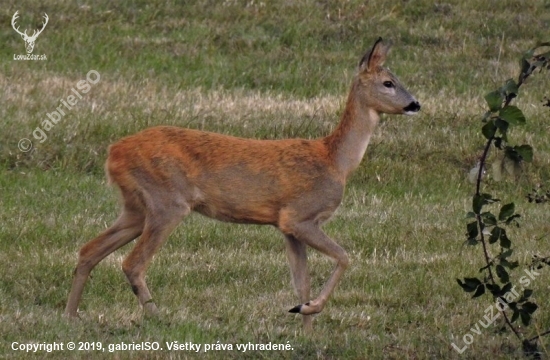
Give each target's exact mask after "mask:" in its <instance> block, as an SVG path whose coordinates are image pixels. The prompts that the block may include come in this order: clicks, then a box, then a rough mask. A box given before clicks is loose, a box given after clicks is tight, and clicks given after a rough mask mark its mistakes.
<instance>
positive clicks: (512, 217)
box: [506, 214, 521, 227]
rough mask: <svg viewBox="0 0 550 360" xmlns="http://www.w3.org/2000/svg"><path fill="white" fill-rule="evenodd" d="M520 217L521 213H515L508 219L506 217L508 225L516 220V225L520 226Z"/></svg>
mask: <svg viewBox="0 0 550 360" xmlns="http://www.w3.org/2000/svg"><path fill="white" fill-rule="evenodd" d="M520 217H521V215H520V214H514V215H512V216H510V217H509V218H508V219H506V225H510V224H511V223H512V222H515V223H516V226H517V227H519V223H518V222H517V220H516V219H518V218H520Z"/></svg>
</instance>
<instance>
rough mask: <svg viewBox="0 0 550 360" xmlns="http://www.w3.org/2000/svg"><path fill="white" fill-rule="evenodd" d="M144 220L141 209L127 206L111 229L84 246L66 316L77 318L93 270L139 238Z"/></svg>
mask: <svg viewBox="0 0 550 360" xmlns="http://www.w3.org/2000/svg"><path fill="white" fill-rule="evenodd" d="M144 219H145V216H144V215H143V213H142V211H141V210H140V209H139V208H135V207H130V206H129V205H128V204H126V206H125V207H124V209H123V211H122V214H121V215H120V217H119V218H118V219H117V220H116V221H115V223H114V224H113V225H112V226H111V227H110V228H108V229H107V230H105V231H104V232H103V233H101V234H100V235H99V236H97V237H96V238H94V239H93V240H91V241H90V242H88V243H86V244H85V245H84V246H82V248H81V249H80V253H79V257H78V264H77V266H76V268H75V270H74V279H73V285H72V287H71V292H70V294H69V299H68V301H67V306H66V308H65V315H67V316H70V317H75V316H77V310H78V304H79V302H80V298H81V297H82V292H83V290H84V285H85V283H86V280H87V279H88V276H89V275H90V272H91V271H92V269H93V268H94V267H95V266H96V265H97V264H98V263H99V262H100V261H101V260H103V259H104V258H105V257H106V256H107V255H109V254H110V253H112V252H114V251H115V250H117V249H118V248H120V247H121V246H123V245H126V244H127V243H129V242H130V241H132V240H134V239H135V238H136V237H138V236H139V235H140V234H141V232H142V230H143V225H144Z"/></svg>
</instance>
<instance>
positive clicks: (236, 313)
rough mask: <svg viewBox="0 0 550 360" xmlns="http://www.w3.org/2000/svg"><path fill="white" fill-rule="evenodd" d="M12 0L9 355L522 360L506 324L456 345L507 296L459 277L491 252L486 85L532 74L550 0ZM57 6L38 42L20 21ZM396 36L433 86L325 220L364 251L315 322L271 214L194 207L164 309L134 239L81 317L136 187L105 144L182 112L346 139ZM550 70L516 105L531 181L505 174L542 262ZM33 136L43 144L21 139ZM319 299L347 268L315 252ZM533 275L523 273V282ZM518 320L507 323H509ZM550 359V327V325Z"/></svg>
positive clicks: (413, 73) (231, 126)
mask: <svg viewBox="0 0 550 360" xmlns="http://www.w3.org/2000/svg"><path fill="white" fill-rule="evenodd" d="M5 3H6V4H5V6H3V7H2V9H0V23H2V24H4V25H3V26H2V28H1V29H0V41H1V43H2V44H3V46H2V47H1V48H0V86H1V88H2V90H3V91H2V93H0V103H1V104H2V106H0V116H1V118H2V132H0V224H1V226H0V274H1V276H0V334H2V341H1V342H0V357H2V358H4V357H6V358H16V357H17V358H18V357H25V356H29V357H30V356H32V355H26V354H23V353H21V352H16V351H13V350H12V349H11V345H12V342H19V343H30V342H34V343H42V342H47V343H49V342H54V341H57V342H64V343H67V342H69V341H74V342H79V341H84V342H101V343H102V344H103V346H105V347H106V346H107V344H116V343H122V342H125V343H132V342H134V343H140V342H142V341H151V342H153V341H157V342H159V343H160V344H161V346H163V347H166V346H165V342H171V341H178V342H180V343H185V342H194V343H200V344H208V343H210V344H212V343H214V344H215V343H216V342H217V341H220V343H226V344H238V343H248V342H252V343H266V342H270V341H271V342H274V343H284V344H286V343H287V342H288V343H289V344H290V345H291V346H292V347H293V350H291V351H276V352H266V351H252V352H246V353H242V352H238V351H236V350H233V351H226V352H221V351H211V352H207V353H204V352H202V353H200V354H193V353H190V352H185V351H183V352H178V353H176V352H168V351H166V350H165V351H158V352H154V351H150V352H137V351H135V352H128V351H125V352H117V353H109V352H108V351H106V352H100V353H98V352H86V351H84V352H78V351H72V352H70V351H60V352H54V353H51V354H46V353H45V352H41V353H39V354H35V357H38V358H42V357H46V356H47V357H48V358H63V359H65V358H80V357H83V358H89V357H91V356H94V357H95V356H98V357H99V358H176V357H183V358H211V359H217V358H221V357H223V358H251V359H252V358H254V359H256V358H288V359H303V358H307V359H348V358H349V359H403V358H408V359H427V358H430V359H443V358H445V359H447V358H468V359H483V358H491V359H509V358H522V355H521V351H520V349H518V346H517V345H518V344H517V341H516V339H515V338H514V337H513V335H512V334H510V333H509V332H505V333H501V332H500V331H499V330H500V327H501V326H502V324H503V323H502V321H497V325H495V326H491V327H489V328H488V329H483V330H482V333H481V335H474V342H473V344H472V345H471V346H470V348H468V349H467V350H466V351H465V352H464V354H462V355H460V356H459V355H458V353H457V352H455V351H454V350H453V348H452V346H451V342H453V341H454V342H455V343H456V344H457V345H460V344H462V343H463V342H462V337H463V335H465V334H467V333H471V331H470V328H471V327H473V326H475V324H476V323H477V322H478V321H479V320H481V319H482V318H483V316H484V315H485V312H484V311H485V309H486V308H487V307H488V306H489V305H490V302H489V301H488V298H482V299H477V300H470V299H469V296H468V294H466V293H464V292H463V291H462V290H461V289H460V288H459V287H458V285H457V284H456V281H455V279H456V278H457V277H464V276H475V275H476V274H477V269H478V268H479V267H481V266H482V265H483V264H482V256H481V252H480V249H479V248H467V247H463V246H462V242H463V240H464V233H465V224H466V220H465V219H464V215H465V213H466V211H468V209H469V206H470V201H471V200H470V199H471V195H472V193H473V191H474V188H473V185H472V184H470V183H469V182H468V181H467V176H466V175H467V172H468V171H469V169H470V168H472V167H473V165H474V164H475V162H476V159H477V157H478V156H479V155H480V154H481V150H482V146H483V138H482V137H481V136H480V131H479V129H480V124H481V123H480V119H481V116H482V114H483V112H484V109H485V105H484V100H483V95H484V94H485V93H486V92H488V91H491V90H493V89H494V88H495V87H497V86H499V85H500V84H501V83H502V82H503V81H504V80H506V79H507V78H509V77H515V76H516V74H517V60H518V58H519V56H520V54H521V52H522V51H523V50H526V49H527V48H529V47H531V46H533V45H534V44H535V43H536V42H538V41H549V40H550V39H548V36H549V35H548V31H547V29H548V27H549V25H550V15H549V14H550V12H549V10H550V4H549V3H548V2H547V1H546V2H545V1H537V2H529V3H528V4H527V5H526V4H524V2H520V1H512V0H506V1H504V0H501V1H481V0H466V1H461V2H459V1H448V2H445V3H439V4H435V5H434V4H433V2H429V1H424V0H418V1H400V2H392V1H377V2H361V1H345V2H330V1H300V2H291V1H273V2H271V1H264V2H261V1H233V0H227V1H196V2H185V3H186V4H185V5H182V4H180V2H178V1H160V0H149V1H131V0H126V1H120V2H115V3H111V2H109V1H95V2H91V3H87V2H84V1H53V0H47V1H42V2H41V3H40V5H37V4H36V2H33V1H29V0H23V1H17V2H16V1H14V0H8V1H7V2H5ZM16 10H19V13H20V14H21V17H20V19H19V24H20V25H21V29H24V28H25V27H28V28H29V29H30V28H32V27H35V28H37V27H38V26H39V25H40V22H41V16H42V13H43V12H46V13H48V15H49V17H50V23H49V24H48V25H47V27H46V29H45V30H44V32H43V33H42V34H41V35H40V36H39V37H38V39H37V42H36V46H35V50H34V53H35V54H47V56H48V60H47V61H14V60H13V54H22V53H24V51H25V49H24V44H23V41H22V40H21V38H20V37H19V36H18V35H17V34H16V33H15V32H14V31H13V29H11V28H10V27H9V25H8V24H9V23H10V21H11V17H12V15H13V13H14V12H15V11H16ZM378 36H382V37H384V38H387V39H391V40H392V41H393V42H394V44H395V46H394V48H393V50H392V52H391V54H390V57H389V59H388V66H389V67H390V68H391V69H392V71H393V72H394V73H396V74H397V75H398V76H399V78H400V79H401V80H402V81H403V82H404V83H405V84H406V85H407V87H408V89H409V90H410V91H411V93H413V94H414V95H415V96H416V97H417V98H418V99H419V101H420V102H421V103H422V106H423V108H422V111H421V113H420V114H419V115H418V116H416V117H397V116H385V117H383V120H382V122H381V124H380V126H379V127H378V129H377V131H376V133H375V135H374V136H373V138H372V140H371V143H370V145H369V148H368V150H367V154H366V156H365V160H364V161H363V164H362V165H361V167H360V168H359V169H358V170H357V171H356V173H355V174H354V175H353V177H352V178H351V180H350V182H349V183H348V187H347V189H346V196H345V199H344V201H343V203H342V205H341V207H340V208H339V210H338V212H337V213H336V214H335V216H334V218H333V220H332V221H331V222H329V223H328V224H327V225H326V226H325V227H324V229H325V230H326V232H327V233H328V234H329V235H330V236H331V237H333V238H335V239H338V242H339V243H340V244H341V245H342V246H344V247H345V248H346V250H347V251H348V252H349V254H350V257H351V261H352V263H351V266H350V268H349V269H348V271H347V272H346V273H345V275H344V277H343V279H342V282H341V283H340V285H339V286H338V288H337V289H336V291H335V293H334V295H333V297H332V298H331V299H330V301H329V303H328V306H327V307H326V309H325V310H324V311H323V312H322V313H321V314H320V315H318V316H317V317H316V319H315V322H314V327H315V333H314V334H312V335H311V336H304V335H302V333H301V319H300V318H299V316H294V315H291V314H288V313H287V310H288V309H289V308H290V307H292V306H294V305H296V304H297V299H296V297H295V296H294V293H293V290H292V286H291V284H290V275H289V270H288V265H287V262H286V257H285V254H284V243H283V240H282V236H281V235H280V234H279V233H278V232H277V231H275V230H274V229H272V228H269V227H258V226H242V225H233V224H224V223H219V222H214V221H212V220H209V219H206V218H203V217H200V216H198V215H192V216H190V217H188V218H187V219H186V220H185V221H184V223H183V224H182V225H181V226H179V227H178V228H177V230H176V231H175V232H174V233H173V234H172V235H171V236H170V239H169V241H168V242H167V243H166V244H165V245H164V247H162V248H161V250H160V251H159V252H158V254H157V255H156V256H155V259H154V261H153V262H152V264H151V266H150V268H149V270H148V272H147V279H148V283H149V286H150V288H151V291H152V293H153V296H154V298H155V301H156V302H157V304H158V305H159V308H160V310H161V316H160V317H159V318H158V319H147V318H143V314H142V311H141V309H140V308H139V306H138V304H137V300H136V299H135V296H134V295H133V294H132V292H131V290H130V287H129V286H128V284H127V281H126V279H125V277H124V274H123V273H122V271H121V269H120V263H121V261H122V259H123V258H124V256H125V254H126V253H128V251H129V250H130V249H131V245H129V246H127V247H125V248H123V249H121V250H119V251H117V252H116V253H114V254H112V255H111V256H109V257H108V258H107V259H105V261H103V262H102V263H100V264H99V265H98V266H97V268H96V269H95V270H94V271H93V273H92V278H91V279H90V280H89V282H88V284H87V286H86V288H85V292H84V296H83V299H82V302H81V305H80V311H81V317H82V319H81V320H79V321H76V322H70V321H67V320H66V319H64V318H63V317H62V316H61V314H62V312H63V309H64V306H65V302H66V299H67V295H68V291H69V289H70V285H71V280H72V271H73V269H74V266H75V265H76V260H77V252H78V249H79V248H80V247H81V246H82V245H83V244H84V243H85V242H86V241H88V240H90V239H91V238H93V237H95V236H96V235H97V234H98V233H99V232H101V231H102V230H103V229H105V228H106V227H107V226H109V224H111V223H112V221H113V220H114V219H115V218H116V216H117V211H118V209H119V203H118V200H117V197H118V196H117V195H118V194H117V192H116V190H115V189H112V188H110V187H108V186H107V185H106V181H105V178H104V174H103V164H104V161H105V155H106V148H107V146H108V144H110V143H112V142H113V141H116V140H117V139H119V138H120V137H122V136H124V135H127V134H131V133H134V132H136V131H139V130H141V129H144V128H146V127H149V126H153V125H159V124H172V125H178V126H185V127H191V128H197V129H204V130H209V131H216V132H221V133H225V134H232V135H237V136H244V137H251V138H259V139H280V138H288V137H304V138H315V137H320V136H324V135H326V134H328V133H329V132H330V131H331V130H332V129H333V128H334V126H335V125H336V123H337V121H338V117H339V115H340V113H341V111H342V109H343V105H344V101H345V97H346V94H347V91H348V87H349V84H350V82H351V79H352V77H353V73H354V71H355V66H356V65H357V63H358V61H359V59H360V58H361V56H362V55H363V54H364V52H365V51H366V50H367V49H368V48H369V47H370V46H372V43H373V42H374V40H375V39H376V38H377V37H378ZM91 69H95V70H97V71H98V72H99V73H100V74H101V80H100V81H99V82H98V83H97V84H96V85H94V86H92V88H91V90H90V91H89V92H88V93H87V94H85V95H83V99H82V100H80V101H79V102H78V104H77V105H76V106H75V107H74V108H73V109H72V110H71V111H70V112H68V114H67V115H66V116H65V117H64V118H63V119H62V120H61V121H60V122H59V123H58V124H56V125H55V126H54V127H53V128H52V129H51V130H50V131H48V132H47V136H48V138H47V139H46V140H45V141H44V142H43V143H39V142H38V141H37V140H35V139H34V138H33V136H32V132H33V131H34V130H35V129H36V128H37V127H38V126H41V127H43V126H42V125H41V123H42V121H43V120H44V119H46V114H47V113H51V112H52V111H54V110H55V109H56V107H58V106H59V105H60V100H61V99H63V100H65V99H67V96H69V95H70V94H71V88H73V87H75V86H76V84H77V82H78V81H79V80H82V79H84V78H85V77H86V73H87V72H88V71H89V70H91ZM549 85H550V82H549V80H548V73H542V74H537V75H536V76H534V77H533V78H532V79H531V80H530V81H529V83H528V84H526V85H525V87H523V88H522V92H521V94H520V96H519V97H518V99H517V101H516V102H515V104H516V105H518V106H519V107H520V108H522V109H523V110H524V112H525V114H526V116H527V118H528V123H527V124H526V125H525V126H523V127H521V128H517V129H514V130H513V131H512V132H511V134H510V137H511V138H512V139H513V140H514V141H517V143H518V144H519V143H523V142H527V143H529V144H531V145H532V146H533V147H534V148H535V160H534V162H533V163H532V164H529V165H526V166H525V167H524V172H523V173H522V175H521V176H520V177H519V178H518V179H517V181H506V182H499V183H496V182H494V181H493V180H491V179H490V178H489V179H488V180H487V182H486V189H487V191H489V192H492V193H494V194H495V195H498V197H500V198H502V199H503V200H505V201H514V202H515V203H516V208H517V210H518V211H519V212H520V213H521V214H522V219H521V224H522V226H521V227H520V228H517V229H515V228H514V229H511V230H510V231H509V233H510V237H511V239H512V240H513V243H514V245H515V246H516V250H515V256H516V259H517V260H518V261H519V262H520V264H521V266H522V268H524V267H526V266H527V265H528V264H529V262H530V259H531V256H532V255H534V254H539V255H548V254H549V253H550V246H549V245H548V244H549V242H548V234H549V233H550V225H548V205H547V204H542V205H536V204H531V203H528V202H527V201H526V199H525V195H526V194H527V192H528V191H530V189H531V188H532V187H533V186H536V185H537V184H548V180H549V179H550V138H548V136H546V133H547V131H548V120H549V119H550V113H549V111H548V108H544V107H542V106H541V105H542V103H541V101H542V100H543V98H544V95H546V96H548V95H549V94H548V93H547V89H548V88H549ZM21 138H29V139H31V140H32V141H33V145H34V150H33V151H31V152H28V153H23V152H21V151H19V150H18V148H17V146H18V142H19V140H20V139H21ZM309 266H310V272H311V275H312V283H313V294H317V293H318V291H319V290H320V288H321V286H322V284H323V283H324V281H325V280H326V278H327V277H328V276H329V275H330V272H331V270H332V263H331V262H330V261H329V260H327V258H325V257H323V256H321V255H319V254H318V253H316V252H314V251H310V252H309ZM521 275H522V274H520V271H516V272H515V275H514V277H513V279H512V282H513V283H514V284H518V282H519V277H520V276H521ZM549 280H550V276H549V274H548V271H547V270H544V271H542V272H541V276H540V277H539V278H537V280H536V281H534V282H533V288H534V289H535V295H534V296H535V300H536V301H537V303H538V304H539V305H540V309H539V310H538V311H537V312H536V313H535V317H534V323H533V324H532V326H530V327H528V328H524V327H521V331H522V332H523V333H525V334H526V335H527V336H529V335H533V334H536V332H537V331H545V330H547V329H548V328H550V311H549V309H548V307H547V306H546V305H547V304H546V303H545V300H546V299H547V298H548V295H549V290H550V289H549V287H548V283H549ZM500 320H502V319H500ZM542 345H543V346H542V348H543V349H544V357H545V358H548V352H549V351H550V350H548V346H549V343H548V340H547V339H546V338H544V339H543V341H542Z"/></svg>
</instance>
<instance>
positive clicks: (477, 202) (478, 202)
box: [472, 194, 485, 214]
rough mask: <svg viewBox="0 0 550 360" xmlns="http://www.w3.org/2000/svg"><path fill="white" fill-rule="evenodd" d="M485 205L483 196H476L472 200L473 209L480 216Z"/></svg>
mask: <svg viewBox="0 0 550 360" xmlns="http://www.w3.org/2000/svg"><path fill="white" fill-rule="evenodd" d="M484 204H485V199H483V197H482V196H481V195H478V194H475V195H474V197H473V198H472V209H473V210H474V213H476V214H479V213H480V212H481V208H482V207H483V205H484Z"/></svg>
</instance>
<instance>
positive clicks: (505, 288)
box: [501, 283, 512, 295]
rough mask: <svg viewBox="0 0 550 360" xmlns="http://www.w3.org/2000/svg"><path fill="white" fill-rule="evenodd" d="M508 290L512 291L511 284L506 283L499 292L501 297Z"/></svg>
mask: <svg viewBox="0 0 550 360" xmlns="http://www.w3.org/2000/svg"><path fill="white" fill-rule="evenodd" d="M510 290H512V283H507V284H506V285H504V287H503V288H502V290H501V292H502V295H504V294H506V293H507V292H508V291H510Z"/></svg>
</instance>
